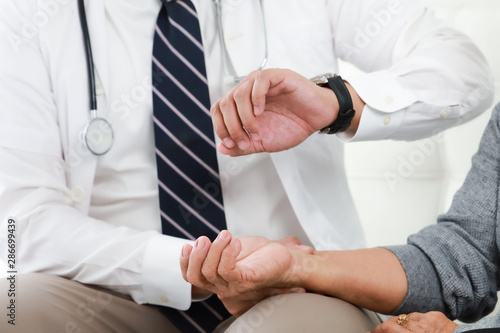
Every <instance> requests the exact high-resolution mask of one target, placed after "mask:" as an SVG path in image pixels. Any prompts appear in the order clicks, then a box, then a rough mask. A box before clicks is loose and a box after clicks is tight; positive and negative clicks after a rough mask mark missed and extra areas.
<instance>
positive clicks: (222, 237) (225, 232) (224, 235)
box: [216, 230, 227, 240]
mask: <svg viewBox="0 0 500 333" xmlns="http://www.w3.org/2000/svg"><path fill="white" fill-rule="evenodd" d="M226 237H227V231H226V230H222V231H221V232H220V233H219V235H218V236H217V238H216V239H220V240H223V239H226Z"/></svg>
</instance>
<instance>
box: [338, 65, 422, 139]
mask: <svg viewBox="0 0 500 333" xmlns="http://www.w3.org/2000/svg"><path fill="white" fill-rule="evenodd" d="M345 80H346V81H347V82H349V84H350V85H351V86H352V87H353V88H354V90H355V91H356V93H357V94H358V95H359V96H360V97H361V99H362V100H363V101H364V102H365V103H366V105H365V107H364V109H363V113H362V114H361V119H360V123H359V127H358V129H357V131H356V134H355V135H354V136H353V137H347V136H345V135H340V136H339V137H340V139H341V140H343V141H346V142H355V141H368V140H370V141H372V140H384V139H388V138H390V137H391V136H392V135H393V134H394V133H395V132H396V130H397V129H398V128H399V126H401V124H402V122H403V119H404V116H405V109H406V108H407V107H408V106H410V105H412V104H414V103H415V102H417V100H418V99H417V97H416V96H415V95H414V94H413V93H412V92H411V91H409V90H407V89H404V88H403V87H402V86H401V85H400V84H399V83H398V82H397V81H396V79H395V78H394V77H393V76H391V75H390V73H388V72H387V71H378V72H373V73H369V74H360V75H354V76H352V77H347V78H345Z"/></svg>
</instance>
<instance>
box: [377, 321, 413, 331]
mask: <svg viewBox="0 0 500 333" xmlns="http://www.w3.org/2000/svg"><path fill="white" fill-rule="evenodd" d="M397 320H398V317H390V318H389V319H387V320H386V321H384V322H383V323H382V324H380V325H378V326H377V327H375V328H374V329H373V330H372V331H371V333H408V332H411V331H409V330H408V329H406V328H405V327H404V326H402V325H399V324H398V323H397Z"/></svg>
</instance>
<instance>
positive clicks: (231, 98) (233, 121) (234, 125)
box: [219, 82, 251, 151]
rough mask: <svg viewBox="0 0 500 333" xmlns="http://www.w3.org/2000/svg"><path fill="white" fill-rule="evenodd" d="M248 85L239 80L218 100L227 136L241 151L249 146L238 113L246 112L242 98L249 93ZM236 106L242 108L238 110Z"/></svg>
mask: <svg viewBox="0 0 500 333" xmlns="http://www.w3.org/2000/svg"><path fill="white" fill-rule="evenodd" d="M250 85H251V84H250V83H249V82H241V83H240V84H239V85H237V86H236V87H234V88H233V89H232V91H231V92H230V93H228V94H226V95H225V96H224V97H222V98H221V99H220V102H219V106H220V110H221V114H222V117H223V119H224V124H225V126H226V129H227V131H228V133H229V136H230V138H231V140H233V141H234V142H235V143H236V145H237V146H238V148H239V149H241V150H243V151H244V150H245V149H247V148H248V147H249V146H250V139H249V137H248V134H247V132H246V131H245V129H244V128H243V124H242V122H241V119H240V115H239V113H240V112H248V111H247V110H246V109H245V103H244V102H243V100H244V99H245V97H244V96H245V95H250V91H251V89H250V88H249V86H250ZM236 99H238V101H239V103H240V105H238V104H237V101H236ZM238 107H241V108H242V110H238Z"/></svg>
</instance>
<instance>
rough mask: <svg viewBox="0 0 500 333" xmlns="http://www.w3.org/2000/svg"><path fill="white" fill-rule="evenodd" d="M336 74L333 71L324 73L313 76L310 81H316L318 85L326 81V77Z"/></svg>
mask: <svg viewBox="0 0 500 333" xmlns="http://www.w3.org/2000/svg"><path fill="white" fill-rule="evenodd" d="M334 76H337V74H335V73H325V74H321V75H318V76H315V77H313V78H312V79H311V81H312V82H314V83H316V84H317V85H318V86H322V85H325V84H327V83H328V79H329V78H332V77H334Z"/></svg>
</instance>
